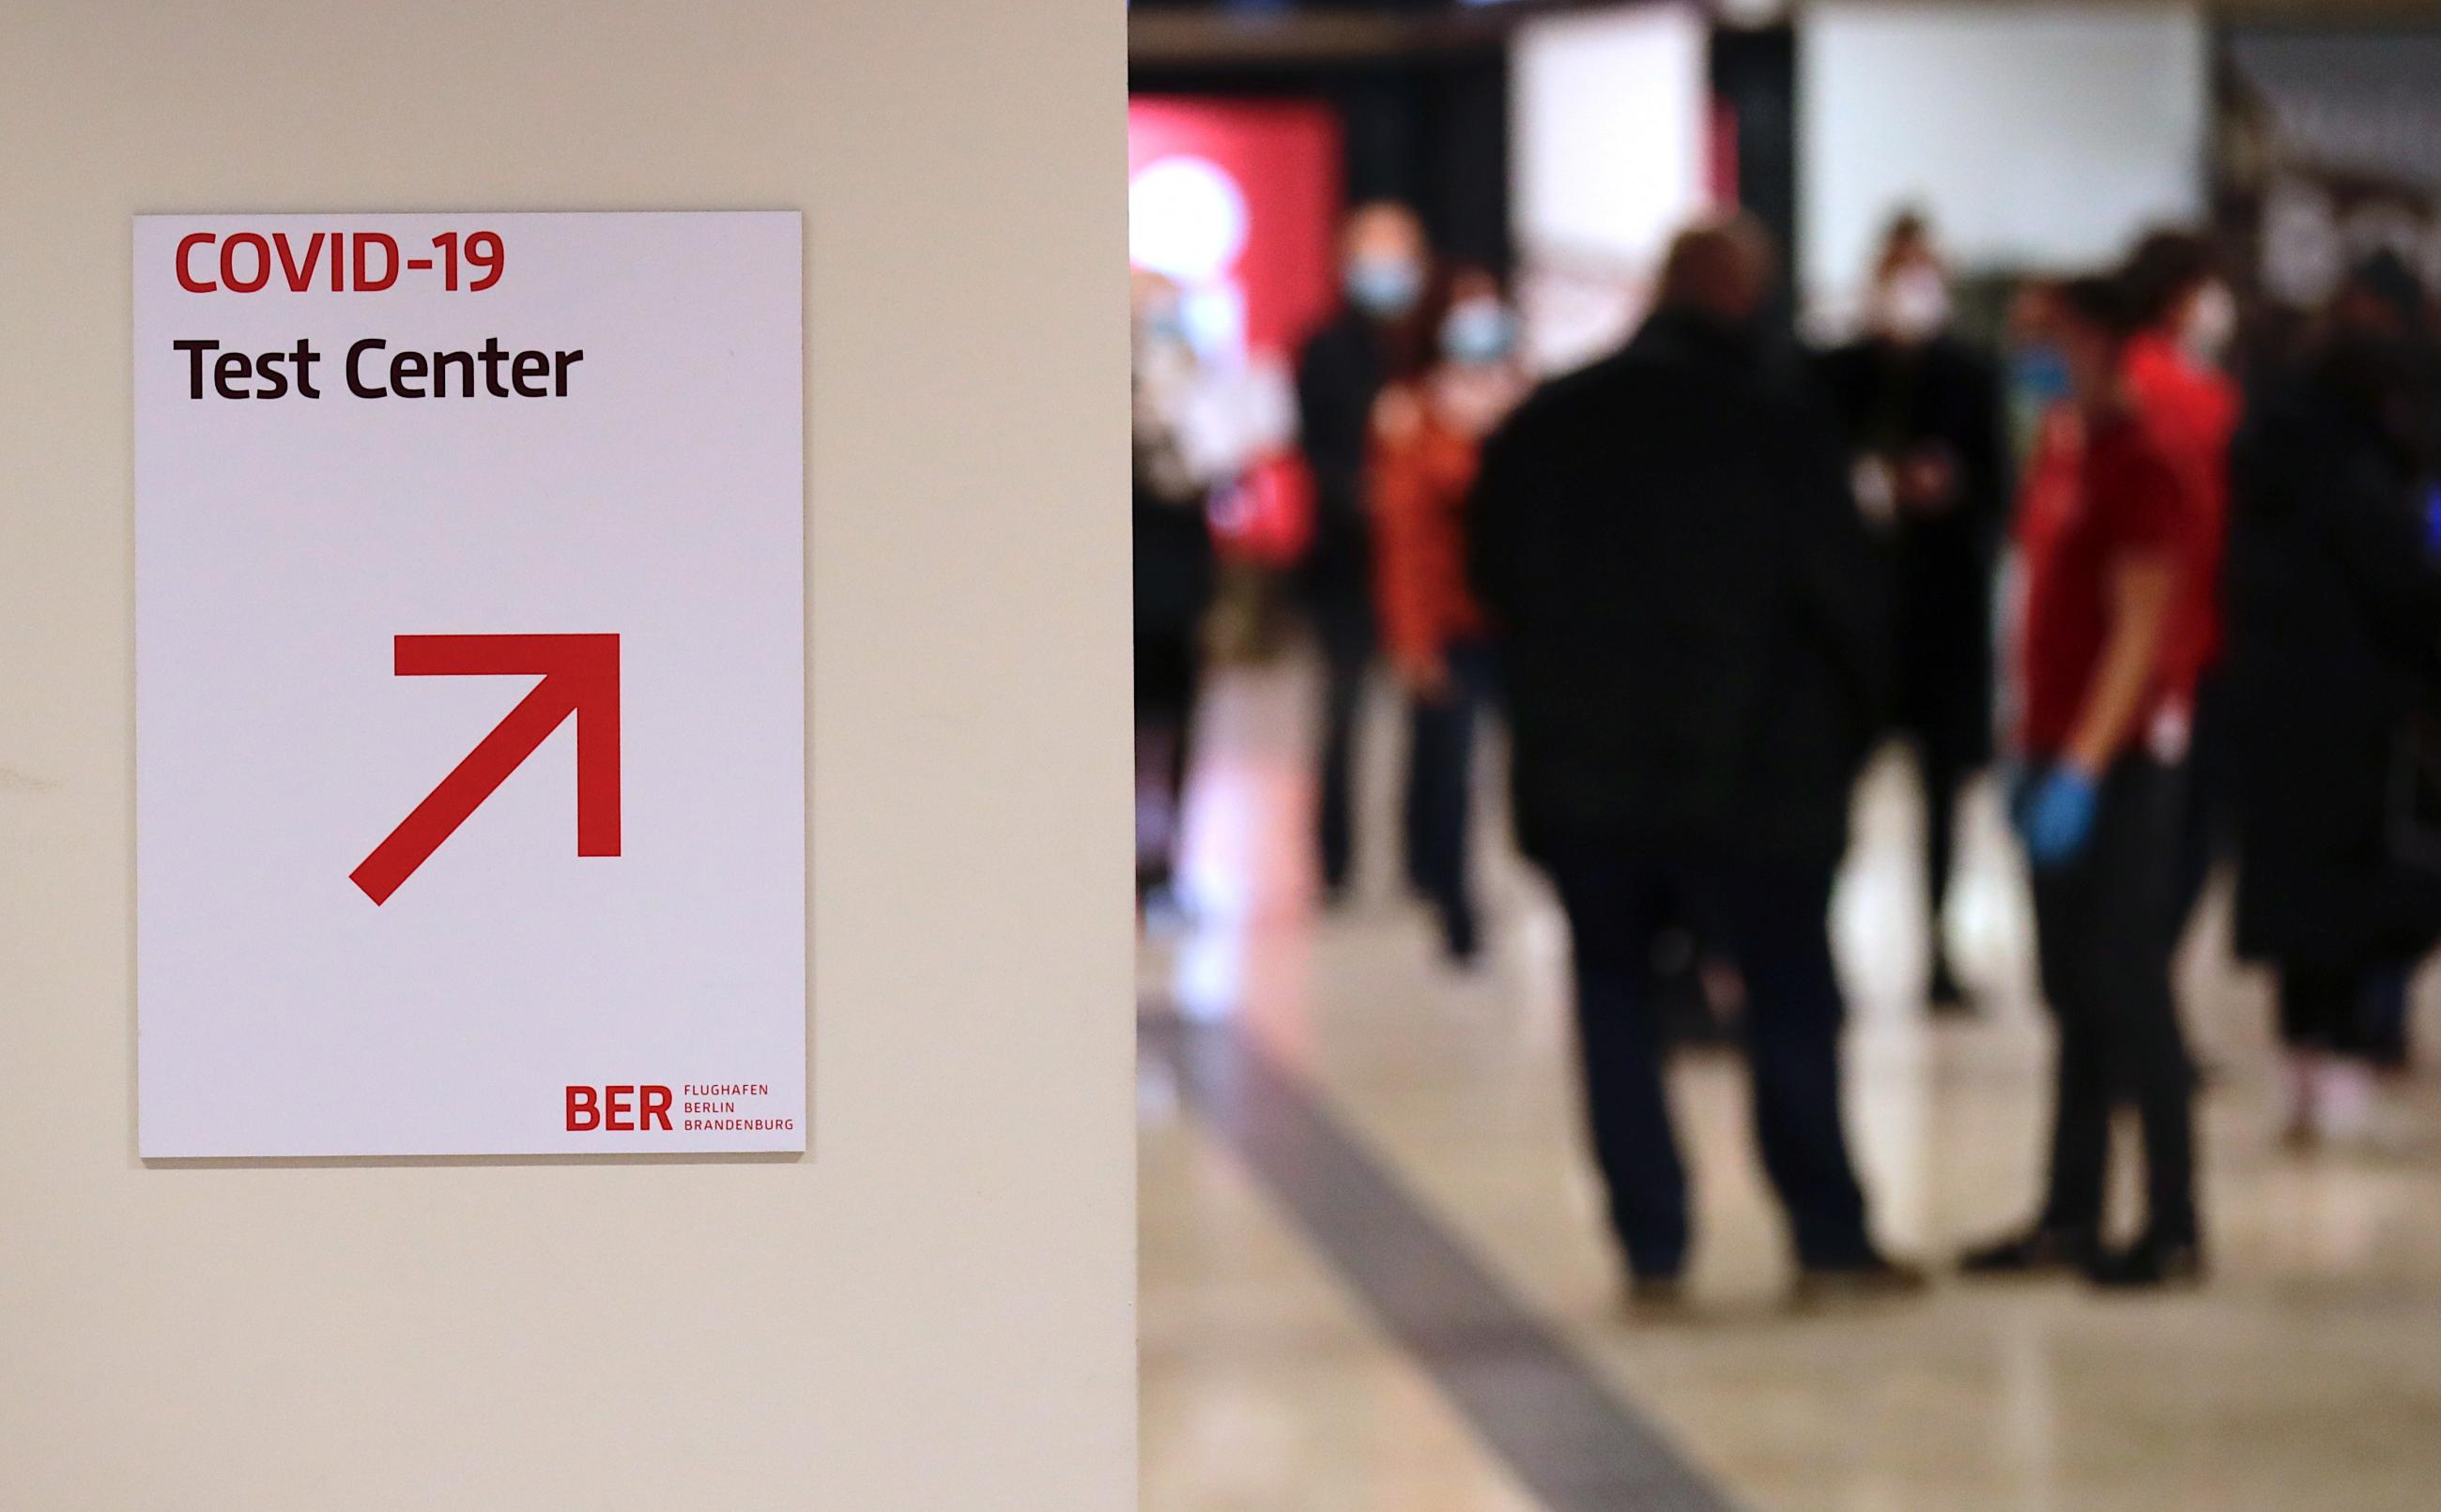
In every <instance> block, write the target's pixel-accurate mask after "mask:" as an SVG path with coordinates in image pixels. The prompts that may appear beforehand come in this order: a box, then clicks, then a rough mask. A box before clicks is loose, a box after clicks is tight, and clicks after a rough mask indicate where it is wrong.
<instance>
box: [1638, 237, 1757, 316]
mask: <svg viewBox="0 0 2441 1512" xmlns="http://www.w3.org/2000/svg"><path fill="white" fill-rule="evenodd" d="M1771 270H1772V243H1771V233H1770V232H1769V231H1766V230H1764V229H1763V223H1762V222H1761V221H1758V220H1756V219H1755V218H1754V217H1753V216H1751V215H1747V214H1745V213H1743V212H1741V213H1739V214H1735V215H1730V216H1727V217H1725V218H1723V219H1719V220H1709V221H1703V222H1699V223H1697V224H1696V225H1691V226H1689V227H1688V228H1687V229H1685V230H1683V231H1681V232H1679V233H1678V235H1677V237H1676V238H1675V239H1674V240H1673V241H1672V242H1671V243H1670V251H1669V253H1668V255H1666V256H1665V257H1664V258H1663V259H1662V260H1661V277H1660V279H1659V280H1658V284H1657V286H1656V288H1655V290H1654V306H1655V307H1656V308H1658V309H1663V310H1702V311H1707V312H1709V313H1710V314H1713V315H1737V316H1743V315H1748V314H1751V313H1752V312H1753V310H1754V308H1755V307H1757V306H1759V305H1760V304H1761V303H1762V302H1763V296H1764V294H1765V293H1766V292H1767V290H1768V288H1769V285H1770V282H1771Z"/></svg>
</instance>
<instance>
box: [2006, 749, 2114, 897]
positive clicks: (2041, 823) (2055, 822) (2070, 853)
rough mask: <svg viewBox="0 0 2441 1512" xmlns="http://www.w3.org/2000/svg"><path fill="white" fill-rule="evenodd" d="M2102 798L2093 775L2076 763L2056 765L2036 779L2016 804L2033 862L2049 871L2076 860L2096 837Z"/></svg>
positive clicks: (2018, 820) (2021, 833)
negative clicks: (2096, 818) (2096, 817)
mask: <svg viewBox="0 0 2441 1512" xmlns="http://www.w3.org/2000/svg"><path fill="white" fill-rule="evenodd" d="M2100 801H2101V793H2100V791H2099V790H2098V789H2097V788H2096V787H2095V785H2094V782H2093V779H2092V778H2090V777H2088V776H2086V775H2085V774H2084V773H2083V772H2080V771H2078V770H2077V769H2076V768H2075V767H2073V766H2065V765H2063V766H2054V767H2052V768H2051V769H2050V770H2048V771H2046V772H2044V773H2043V774H2042V775H2041V776H2040V777H2038V778H2036V779H2034V783H2032V785H2031V786H2030V787H2029V788H2028V790H2027V792H2026V795H2025V797H2024V798H2023V799H2022V800H2020V801H2018V803H2017V804H2016V820H2017V833H2018V834H2019V835H2020V836H2021V837H2024V839H2025V842H2026V854H2027V855H2029V856H2031V857H2033V858H2034V865H2035V866H2037V867H2040V868H2042V869H2044V870H2046V871H2048V870H2050V869H2052V868H2053V867H2060V866H2066V865H2067V864H2068V863H2069V862H2070V861H2073V860H2075V859H2076V857H2077V855H2078V853H2080V852H2082V851H2083V850H2084V849H2085V846H2086V842H2087V841H2088V840H2090V839H2091V838H2093V815H2094V810H2095V809H2096V808H2097V807H2098V806H2099V805H2100Z"/></svg>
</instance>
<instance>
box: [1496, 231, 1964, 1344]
mask: <svg viewBox="0 0 2441 1512" xmlns="http://www.w3.org/2000/svg"><path fill="white" fill-rule="evenodd" d="M1770 267H1771V257H1770V248H1769V243H1768V242H1767V240H1766V239H1765V238H1764V237H1763V233H1762V232H1761V231H1760V230H1759V229H1757V228H1755V227H1754V226H1753V225H1751V224H1749V223H1747V222H1745V221H1733V222H1730V223H1727V224H1725V225H1709V226H1704V227H1700V228H1698V229H1695V230H1691V231H1689V232H1687V233H1685V234H1684V235H1682V236H1681V237H1680V238H1679V240H1678V241H1677V243H1675V244H1674V245H1673V248H1672V250H1671V252H1670V254H1669V258H1668V260H1667V263H1666V266H1665V268H1664V271H1663V274H1662V279H1661V287H1660V291H1659V299H1658V304H1657V308H1656V310H1655V312H1654V315H1652V317H1651V318H1650V319H1649V320H1647V321H1646V323H1645V325H1644V327H1643V329H1642V330H1640V331H1639V332H1638V333H1636V336H1635V338H1634V339H1633V340H1632V341H1631V342H1630V343H1629V344H1628V345H1627V347H1626V348H1625V349H1624V350H1623V351H1619V352H1618V353H1617V354H1616V355H1614V356H1612V357H1610V358H1608V359H1606V360H1604V361H1601V362H1600V363H1597V364H1596V365H1595V366H1593V367H1591V368H1589V369H1584V370H1583V371H1581V372H1578V373H1576V374H1573V375H1571V376H1568V377H1564V378H1562V379H1559V380H1557V381H1556V382H1554V383H1551V384H1549V385H1547V386H1546V387H1544V388H1542V389H1541V390H1540V391H1538V392H1537V393H1536V394H1535V395H1534V396H1533V397H1532V398H1531V399H1529V400H1528V402H1527V404H1526V405H1524V406H1523V407H1522V409H1521V410H1520V411H1519V413H1518V414H1517V415H1516V416H1515V417H1513V418H1512V419H1511V420H1510V423H1508V424H1507V425H1506V426H1504V427H1503V428H1502V429H1501V430H1500V431H1499V432H1498V433H1497V434H1496V435H1495V436H1494V438H1493V440H1492V442H1491V444H1490V446H1489V448H1488V450H1487V453H1486V457H1485V459H1484V466H1483V472H1482V476H1481V477H1480V479H1479V482H1478V484H1477V487H1476V490H1475V493H1474V498H1473V501H1472V505H1471V511H1470V513H1471V518H1470V536H1471V548H1472V555H1473V568H1474V581H1475V585H1476V589H1477V591H1478V593H1479V594H1480V595H1481V597H1482V599H1483V602H1484V603H1485V605H1486V607H1487V608H1488V609H1489V611H1490V612H1491V614H1492V620H1493V625H1494V633H1495V635H1496V636H1497V638H1498V645H1499V652H1500V658H1501V663H1502V672H1503V675H1504V681H1505V686H1506V688H1507V690H1508V693H1509V698H1510V704H1509V708H1510V722H1511V728H1512V731H1513V747H1512V759H1511V784H1512V801H1513V803H1514V807H1515V814H1516V824H1517V830H1518V834H1519V837H1520V840H1521V843H1522V844H1523V845H1524V847H1525V849H1526V850H1527V852H1528V855H1531V856H1532V857H1533V858H1534V859H1535V860H1536V861H1537V862H1538V863H1539V864H1540V865H1541V866H1542V867H1543V868H1544V869H1545V870H1546V872H1547V873H1548V874H1549V876H1550V878H1551V880H1552V882H1553V884H1554V885H1555V886H1556V888H1557V890H1558V891H1559V895H1560V901H1561V904H1562V906H1563V908H1564V909H1565V911H1566V913H1567V916H1568V925H1569V930H1570V934H1571V939H1572V954H1573V967H1574V976H1575V985H1576V997H1577V1014H1578V1027H1579V1035H1580V1040H1581V1047H1580V1048H1581V1051H1582V1058H1583V1072H1584V1079H1585V1085H1584V1091H1585V1101H1586V1111H1587V1114H1588V1116H1589V1122H1590V1124H1591V1125H1592V1135H1593V1143H1594V1152H1595V1156H1596V1159H1597V1161H1598V1162H1599V1164H1600V1167H1601V1171H1602V1175H1603V1178H1604V1179H1605V1181H1606V1182H1607V1184H1608V1186H1609V1191H1610V1206H1611V1218H1612V1223H1613V1226H1614V1228H1615V1229H1616V1231H1617V1233H1618V1240H1619V1242H1620V1245H1621V1247H1622V1249H1623V1250H1624V1251H1625V1255H1626V1260H1627V1265H1628V1269H1629V1271H1630V1273H1631V1277H1632V1284H1631V1291H1630V1298H1631V1301H1635V1302H1638V1303H1644V1302H1660V1303H1667V1302H1669V1301H1672V1300H1674V1298H1675V1297H1676V1295H1677V1288H1678V1278H1679V1275H1680V1272H1681V1270H1682V1269H1683V1268H1684V1266H1685V1264H1686V1260H1687V1251H1688V1245H1689V1238H1690V1234H1689V1223H1688V1201H1687V1184H1686V1178H1685V1174H1684V1171H1683V1169H1682V1167H1681V1164H1680V1161H1679V1157H1678V1146H1677V1141H1676V1138H1675V1136H1674V1133H1673V1128H1672V1124H1671V1118H1670V1111H1669V1105H1668V1102H1667V1100H1666V1098H1665V1096H1664V1094H1663V1089H1662V1074H1661V1065H1660V1057H1659V1053H1658V1051H1657V1048H1656V1045H1655V1038H1654V1023H1653V1013H1652V1007H1653V1004H1652V1001H1651V994H1650V992H1649V990H1648V989H1647V968H1648V963H1649V961H1650V957H1651V951H1652V945H1653V940H1654V932H1655V929H1656V927H1657V922H1658V920H1659V918H1660V917H1661V912H1662V910H1663V909H1667V908H1669V907H1671V906H1672V905H1673V903H1674V902H1675V901H1676V900H1680V899H1686V900H1691V902H1692V904H1693V906H1694V907H1695V909H1697V911H1699V912H1700V913H1701V914H1703V915H1704V916H1705V917H1707V918H1708V919H1709V921H1711V922H1713V923H1714V924H1715V925H1716V926H1717V927H1718V928H1719V929H1720V930H1721V933H1722V941H1721V943H1722V944H1723V945H1725V946H1727V949H1728V952H1729V953H1730V955H1731V956H1732V957H1733V959H1734V960H1735V962H1736V963H1737V966H1738V968H1739V970H1740V971H1741V973H1742V974H1743V975H1744V978H1745V987H1746V1001H1747V1008H1746V1018H1747V1025H1748V1034H1749V1040H1750V1053H1751V1056H1752V1061H1753V1073H1754V1098H1755V1122H1756V1132H1757V1135H1758V1138H1759V1142H1760V1143H1761V1145H1762V1150H1763V1162H1764V1165H1765V1167H1766V1168H1767V1170H1768V1172H1769V1175H1770V1177H1771V1179H1772V1182H1773V1185H1774V1187H1775V1188H1776V1189H1777V1191H1778V1193H1779V1195H1780V1197H1781V1203H1782V1204H1783V1206H1784V1207H1785V1208H1786V1210H1787V1212H1788V1215H1789V1219H1790V1223H1791V1227H1792V1229H1793V1231H1794V1234H1793V1236H1794V1239H1795V1243H1796V1250H1797V1254H1798V1259H1799V1265H1800V1268H1801V1270H1802V1280H1801V1282H1800V1296H1814V1295H1822V1294H1831V1293H1836V1292H1841V1291H1848V1290H1859V1289H1863V1290H1873V1289H1906V1288H1910V1287H1914V1286H1917V1285H1920V1284H1921V1281H1922V1277H1921V1275H1920V1274H1918V1273H1917V1272H1915V1271H1913V1270H1911V1269H1907V1268H1903V1267H1899V1266H1894V1265H1893V1264H1891V1263H1890V1261H1889V1260H1887V1259H1885V1258H1884V1257H1883V1256H1882V1254H1881V1253H1880V1251H1877V1250H1876V1249H1875V1248H1874V1246H1873V1243H1872V1241H1871V1238H1870V1237H1869V1236H1868V1233H1867V1227H1866V1215H1865V1198H1864V1195H1863V1193H1862V1191H1861V1190H1860V1189H1859V1187H1858V1185H1857V1182H1856V1178H1855V1175H1854V1173H1853V1169H1852V1167H1851V1165H1850V1162H1849V1158H1848V1148H1847V1143H1846V1140H1845V1137H1844V1135H1843V1133H1842V1130H1841V1121H1840V1102H1841V1089H1840V1071H1839V1030H1840V1020H1841V1017H1842V1012H1843V1005H1842V1002H1841V999H1840V994H1839V987H1838V982H1837V980H1836V978H1835V975H1834V973H1833V969H1832V958H1831V945H1830V938H1829V929H1828V920H1827V914H1828V909H1829V903H1830V895H1831V879H1832V873H1833V870H1834V868H1835V866H1836V864H1837V862H1838V859H1839V856H1840V855H1841V853H1842V851H1843V850H1844V849H1845V846H1846V841H1847V815H1848V798H1849V790H1850V787H1851V786H1852V784H1853V780H1854V777H1855V774H1856V770H1857V767H1858V765H1859V763H1860V761H1861V759H1862V756H1863V753H1864V751H1865V749H1866V746H1867V743H1868V741H1869V739H1870V738H1871V732H1872V729H1873V728H1874V719H1875V711H1876V704H1877V701H1878V695H1879V687H1878V675H1879V668H1880V665H1881V661H1882V657H1881V646H1882V635H1883V631H1882V627H1881V624H1880V623H1879V621H1878V614H1879V609H1880V604H1881V603H1882V594H1881V592H1880V591H1879V589H1878V587H1877V585H1876V583H1875V560H1876V559H1875V553H1874V550H1873V548H1872V546H1871V542H1870V541H1869V540H1868V539H1867V537H1866V535H1865V532H1864V529H1863V525H1862V522H1861V521H1860V519H1859V518H1858V516H1857V514H1856V512H1855V509H1854V506H1853V502H1852V500H1851V499H1850V497H1849V495H1848V490H1847V486H1846V480H1845V477H1844V474H1843V471H1842V468H1841V465H1840V460H1839V456H1838V447H1837V444H1836V442H1835V439H1834V437H1833V435H1832V433H1831V428H1830V426H1829V423H1828V421H1827V418H1826V417H1824V416H1823V415H1822V414H1821V413H1820V412H1819V408H1818V405H1816V404H1815V403H1813V401H1812V399H1811V395H1810V392H1809V390H1808V389H1807V387H1805V385H1804V382H1803V378H1804V375H1803V372H1802V369H1801V368H1800V367H1799V366H1798V365H1797V364H1795V363H1794V362H1793V361H1789V362H1780V361H1776V360H1775V358H1774V356H1773V355H1772V354H1771V352H1770V351H1769V349H1768V347H1767V345H1766V343H1765V341H1764V340H1763V336H1762V334H1761V333H1760V332H1759V330H1758V319H1757V316H1758V312H1759V310H1760V309H1761V307H1762V303H1763V297H1764V295H1765V291H1766V289H1767V287H1768V284H1769V270H1770Z"/></svg>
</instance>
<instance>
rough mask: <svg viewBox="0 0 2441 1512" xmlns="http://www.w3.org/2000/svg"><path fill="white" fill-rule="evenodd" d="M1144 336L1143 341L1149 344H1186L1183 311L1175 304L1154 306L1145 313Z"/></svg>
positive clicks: (1184, 313) (1184, 314)
mask: <svg viewBox="0 0 2441 1512" xmlns="http://www.w3.org/2000/svg"><path fill="white" fill-rule="evenodd" d="M1144 334H1145V339H1146V340H1148V341H1150V342H1156V343H1161V342H1178V343H1184V342H1186V341H1187V340H1188V336H1187V332H1186V312H1185V310H1184V309H1183V308H1182V307H1180V306H1178V305H1175V304H1166V305H1156V306H1154V307H1153V308H1152V309H1150V310H1148V311H1146V312H1145V314H1144Z"/></svg>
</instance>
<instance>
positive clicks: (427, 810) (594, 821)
mask: <svg viewBox="0 0 2441 1512" xmlns="http://www.w3.org/2000/svg"><path fill="white" fill-rule="evenodd" d="M396 672H397V675H399V676H402V677H470V676H472V677H510V676H534V675H539V676H540V677H541V678H542V681H540V682H538V683H536V684H534V687H533V692H532V693H528V694H526V695H525V699H524V701H523V702H521V703H519V704H518V705H517V706H516V707H515V709H512V710H510V711H509V717H507V718H506V719H503V720H501V721H500V722H499V724H498V725H497V726H496V727H494V729H493V730H492V732H491V733H490V734H488V735H486V736H484V737H483V738H482V740H481V741H480V742H479V743H478V744H477V745H476V747H475V748H474V749H473V750H471V751H469V752H467V753H466V759H465V760H464V761H462V762H460V763H459V764H458V765H457V767H456V768H455V769H454V770H452V771H451V772H450V774H449V775H448V776H446V777H444V778H443V779H441V785H440V786H438V787H436V788H434V789H433V790H432V791H431V793H430V794H429V795H428V796H426V797H425V800H424V801H423V802H421V803H418V804H416V805H415V811H414V812H413V813H411V814H409V815H407V818H405V819H401V820H399V821H398V828H396V829H394V830H392V831H390V832H389V838H388V839H386V840H384V841H382V842H381V843H380V844H379V845H376V846H374V847H373V854H372V855H368V856H366V857H365V859H364V862H363V864H362V865H360V866H358V867H357V868H356V869H355V870H354V871H353V872H351V873H348V876H349V880H351V881H353V882H354V883H355V885H356V886H358V887H360V888H362V889H364V890H365V896H367V897H369V898H371V899H372V900H373V902H374V903H375V904H381V903H387V902H389V895H390V894H391V893H393V892H395V891H398V889H399V885H400V884H401V883H403V882H405V881H406V880H407V878H408V877H411V876H413V875H414V874H415V869H416V868H417V867H419V866H422V865H423V864H424V863H425V861H426V860H427V859H429V858H430V856H431V855H432V853H433V852H435V851H437V850H439V849H440V848H441V842H442V841H443V840H445V839H447V838H449V837H450V836H451V835H453V834H455V833H456V832H457V829H458V826H459V825H461V824H463V823H465V822H466V817H467V816H468V815H470V814H472V813H474V812H475V810H476V809H478V808H479V807H481V806H482V802H483V800H485V799H487V798H489V797H491V796H492V792H493V790H494V789H495V788H497V787H498V786H499V785H500V783H503V782H506V781H507V780H508V776H509V774H510V773H511V772H514V771H515V770H516V769H517V767H518V766H519V765H521V764H522V763H523V762H524V761H525V759H526V758H527V757H529V756H531V755H533V752H534V747H537V746H539V745H541V744H542V743H543V742H544V741H545V740H547V739H549V738H550V736H551V731H552V730H554V729H558V728H559V727H560V724H561V722H562V721H564V720H565V719H567V718H568V716H569V715H570V714H574V715H575V716H576V854H577V855H618V854H619V638H618V637H617V636H400V637H399V638H398V643H397V668H396Z"/></svg>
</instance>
